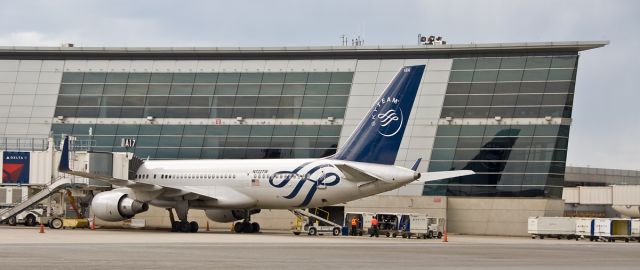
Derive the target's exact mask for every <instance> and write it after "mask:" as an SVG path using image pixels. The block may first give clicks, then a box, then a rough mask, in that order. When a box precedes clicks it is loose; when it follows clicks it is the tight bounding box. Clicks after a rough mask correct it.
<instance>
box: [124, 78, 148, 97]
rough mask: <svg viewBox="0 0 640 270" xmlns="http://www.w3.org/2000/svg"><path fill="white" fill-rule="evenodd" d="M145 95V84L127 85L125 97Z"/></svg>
mask: <svg viewBox="0 0 640 270" xmlns="http://www.w3.org/2000/svg"><path fill="white" fill-rule="evenodd" d="M129 78H131V77H129ZM146 94H147V85H146V84H128V85H127V92H126V95H146Z"/></svg>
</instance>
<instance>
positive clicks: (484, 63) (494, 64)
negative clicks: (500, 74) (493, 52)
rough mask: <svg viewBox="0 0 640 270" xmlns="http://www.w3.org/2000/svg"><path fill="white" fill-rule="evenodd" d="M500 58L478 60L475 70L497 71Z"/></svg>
mask: <svg viewBox="0 0 640 270" xmlns="http://www.w3.org/2000/svg"><path fill="white" fill-rule="evenodd" d="M499 67H500V58H478V61H477V62H476V68H475V69H498V68H499Z"/></svg>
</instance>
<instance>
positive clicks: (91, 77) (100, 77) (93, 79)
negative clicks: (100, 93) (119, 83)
mask: <svg viewBox="0 0 640 270" xmlns="http://www.w3.org/2000/svg"><path fill="white" fill-rule="evenodd" d="M106 77H107V74H106V73H101V72H88V73H85V74H84V83H104V81H105V78H106Z"/></svg>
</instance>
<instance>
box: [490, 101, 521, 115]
mask: <svg viewBox="0 0 640 270" xmlns="http://www.w3.org/2000/svg"><path fill="white" fill-rule="evenodd" d="M514 102H515V100H514ZM496 116H500V117H503V118H509V117H512V116H513V107H491V109H490V110H489V117H496Z"/></svg>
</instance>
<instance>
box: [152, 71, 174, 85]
mask: <svg viewBox="0 0 640 270" xmlns="http://www.w3.org/2000/svg"><path fill="white" fill-rule="evenodd" d="M172 79H173V74H171V73H152V74H151V80H150V82H151V83H171V81H172Z"/></svg>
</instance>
